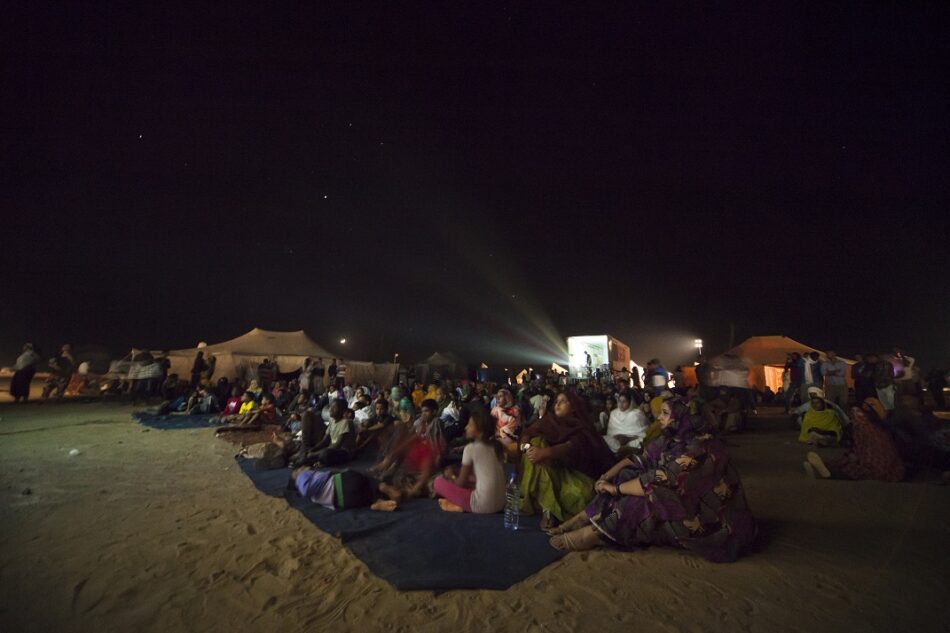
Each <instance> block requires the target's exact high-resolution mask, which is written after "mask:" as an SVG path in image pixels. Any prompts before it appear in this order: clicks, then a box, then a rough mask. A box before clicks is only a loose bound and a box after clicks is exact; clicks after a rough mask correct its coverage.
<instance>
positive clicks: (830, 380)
mask: <svg viewBox="0 0 950 633" xmlns="http://www.w3.org/2000/svg"><path fill="white" fill-rule="evenodd" d="M847 371H848V368H847V366H846V365H845V364H844V361H843V360H841V359H840V358H838V354H837V353H835V352H834V351H829V352H828V360H826V361H825V362H824V363H822V364H821V373H822V375H823V376H824V377H825V398H826V399H827V400H830V401H831V402H834V403H835V404H836V405H838V406H839V407H841V408H842V409H844V408H846V407H847V406H848V384H847V383H846V382H845V372H847Z"/></svg>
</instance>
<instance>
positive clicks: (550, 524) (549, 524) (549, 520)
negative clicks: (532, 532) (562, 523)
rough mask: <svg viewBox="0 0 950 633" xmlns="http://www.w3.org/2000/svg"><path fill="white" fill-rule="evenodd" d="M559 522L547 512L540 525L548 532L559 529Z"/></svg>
mask: <svg viewBox="0 0 950 633" xmlns="http://www.w3.org/2000/svg"><path fill="white" fill-rule="evenodd" d="M557 525H558V520H557V519H556V518H555V517H554V516H553V515H551V514H548V513H547V512H545V513H544V516H543V517H541V523H540V524H539V525H538V527H540V528H541V529H542V530H543V531H545V532H548V531H549V530H553V529H555V528H556V527H557Z"/></svg>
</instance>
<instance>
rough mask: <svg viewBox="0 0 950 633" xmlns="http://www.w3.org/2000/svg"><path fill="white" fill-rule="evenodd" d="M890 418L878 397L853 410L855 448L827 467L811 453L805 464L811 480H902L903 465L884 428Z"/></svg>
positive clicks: (852, 436) (852, 429) (869, 399)
mask: <svg viewBox="0 0 950 633" xmlns="http://www.w3.org/2000/svg"><path fill="white" fill-rule="evenodd" d="M886 416H887V412H886V411H885V410H884V405H883V404H881V401H880V400H878V399H877V398H868V399H866V400H865V401H864V402H862V403H861V406H860V407H854V408H852V409H851V440H852V442H853V444H854V446H853V448H852V449H851V450H850V451H848V452H847V453H845V454H844V455H842V456H841V457H839V458H838V459H836V460H834V461H829V462H828V463H827V464H825V462H824V461H823V460H822V459H821V457H820V456H819V455H818V453H814V452H811V453H808V461H806V462H804V467H805V472H806V473H807V474H808V475H809V476H810V477H816V476H817V477H821V478H822V479H829V478H830V479H876V480H878V481H892V482H893V481H900V480H901V479H903V478H904V463H903V461H901V455H900V452H899V451H898V450H897V446H896V444H895V443H894V439H893V438H892V437H891V434H890V433H888V432H887V429H885V428H884V427H883V426H881V420H883V419H884V418H885V417H886Z"/></svg>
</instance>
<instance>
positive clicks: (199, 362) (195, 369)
mask: <svg viewBox="0 0 950 633" xmlns="http://www.w3.org/2000/svg"><path fill="white" fill-rule="evenodd" d="M207 368H208V364H207V363H206V362H205V353H204V352H203V351H202V350H198V353H197V354H195V362H193V363H192V364H191V383H190V386H191V388H192V389H195V388H196V387H198V383H199V382H201V372H203V371H204V370H206V369H207Z"/></svg>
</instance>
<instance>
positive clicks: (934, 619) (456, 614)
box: [0, 403, 950, 633]
mask: <svg viewBox="0 0 950 633" xmlns="http://www.w3.org/2000/svg"><path fill="white" fill-rule="evenodd" d="M129 413H130V410H129V408H128V407H125V406H121V405H118V404H103V403H95V404H45V405H39V404H31V405H27V406H20V407H16V406H14V405H9V404H7V405H0V495H2V497H0V630H3V631H51V630H56V631H64V630H65V631H73V630H76V631H132V630H137V631H235V630H237V631H244V630H278V627H279V628H280V630H282V631H302V630H309V631H322V630H331V627H332V630H334V631H446V630H455V631H459V630H473V631H481V630H486V631H488V630H491V631H519V632H520V631H568V630H578V629H580V630H592V629H593V628H594V627H597V628H599V629H601V630H617V629H620V628H624V629H627V630H634V629H636V630H642V631H714V630H722V631H737V630H738V631H762V632H766V631H768V632H776V631H809V632H812V631H836V632H837V633H840V632H841V631H848V630H864V631H893V630H915V631H937V630H946V629H945V625H944V624H942V622H941V621H940V620H941V619H942V618H943V617H944V616H945V615H946V614H947V611H948V607H947V603H946V587H947V584H946V581H947V578H948V572H950V559H948V557H947V547H946V545H947V542H948V536H950V534H948V528H950V487H940V486H935V485H930V484H927V483H923V482H914V483H903V484H884V483H872V482H829V481H821V482H815V481H812V480H809V479H807V478H806V477H805V476H804V475H803V472H802V468H801V461H802V458H803V455H804V453H805V448H804V447H802V446H799V445H798V444H797V443H796V442H795V433H794V432H793V431H792V430H791V429H790V428H789V427H788V423H787V422H786V421H784V420H778V419H768V418H763V419H760V420H758V421H757V424H758V426H759V429H758V430H757V431H755V432H752V433H746V434H744V435H741V436H736V437H734V438H730V440H729V442H730V444H731V445H732V448H731V453H732V455H733V457H734V459H735V460H736V461H737V463H738V465H739V468H740V471H741V473H742V476H743V480H744V483H745V485H746V488H747V494H748V497H749V502H750V504H751V505H752V508H753V510H754V511H755V513H756V516H757V518H758V520H759V522H760V529H761V538H760V543H759V544H758V546H757V548H756V551H753V552H751V553H749V554H748V555H747V556H746V557H745V558H743V559H741V560H740V561H738V562H736V563H733V564H730V565H713V564H710V563H707V562H705V561H703V560H701V559H699V558H696V557H694V556H691V555H689V554H685V553H683V552H680V551H676V550H673V549H661V548H654V549H651V550H645V551H638V552H629V553H626V552H625V553H619V552H615V551H595V552H590V553H583V554H570V555H568V556H567V557H566V558H565V559H563V560H562V561H560V562H558V563H556V564H554V565H551V566H549V567H547V568H545V569H543V570H542V571H541V572H539V573H538V574H536V575H534V576H532V577H530V578H528V579H527V580H525V581H524V582H522V583H520V584H518V585H515V586H514V587H512V588H511V589H509V590H508V591H505V592H496V591H454V592H449V593H446V594H442V595H439V596H434V595H433V594H432V593H430V592H408V593H407V592H399V591H396V590H395V589H393V588H392V587H391V586H390V585H388V584H387V583H385V582H384V581H382V580H380V579H378V578H376V577H375V576H374V575H373V574H372V573H370V572H369V571H368V570H367V568H366V567H365V566H364V565H363V564H362V563H361V562H360V561H359V560H358V559H356V558H355V557H354V556H352V555H351V554H350V553H349V552H348V551H347V550H346V549H344V548H343V547H342V546H341V545H340V544H339V543H338V542H337V541H336V540H335V539H333V538H332V537H330V536H328V535H326V534H324V533H323V532H321V531H319V530H318V529H317V528H316V527H314V526H313V525H312V524H310V523H309V522H307V521H306V520H304V519H303V517H302V516H301V515H300V514H298V513H297V512H295V511H293V510H291V509H289V508H288V507H287V506H286V505H285V504H284V503H283V502H282V501H280V500H277V499H270V498H266V497H264V496H262V495H260V494H259V493H257V492H256V491H255V490H254V489H253V487H252V486H251V483H250V481H249V480H248V479H247V478H246V477H244V476H243V475H242V474H241V473H240V472H239V471H238V470H237V468H236V466H235V465H234V463H233V460H232V454H233V450H234V449H233V447H232V446H231V445H229V444H227V443H226V442H223V441H219V440H214V439H213V438H212V437H211V433H210V432H209V431H208V430H204V429H202V430H195V431H145V430H144V429H143V428H142V427H140V426H139V425H137V424H135V423H134V422H132V421H131V420H130V417H129ZM74 448H75V449H78V450H79V451H80V453H79V455H76V456H70V455H69V451H70V450H71V449H74ZM27 492H29V493H28V494H27ZM500 520H501V517H499V521H500ZM431 536H432V535H423V534H420V535H419V538H430V537H431ZM431 564H438V561H432V563H431ZM459 573H464V570H459Z"/></svg>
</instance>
